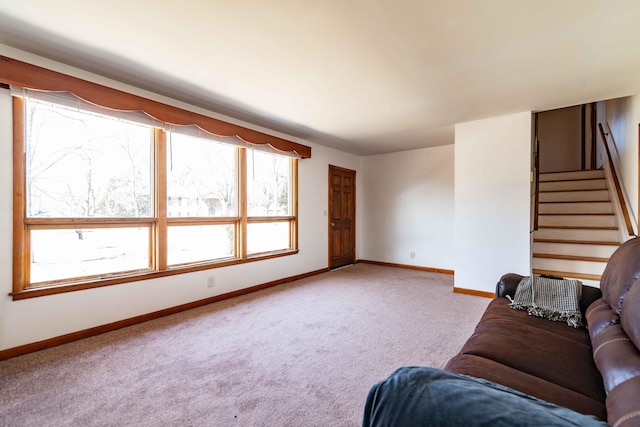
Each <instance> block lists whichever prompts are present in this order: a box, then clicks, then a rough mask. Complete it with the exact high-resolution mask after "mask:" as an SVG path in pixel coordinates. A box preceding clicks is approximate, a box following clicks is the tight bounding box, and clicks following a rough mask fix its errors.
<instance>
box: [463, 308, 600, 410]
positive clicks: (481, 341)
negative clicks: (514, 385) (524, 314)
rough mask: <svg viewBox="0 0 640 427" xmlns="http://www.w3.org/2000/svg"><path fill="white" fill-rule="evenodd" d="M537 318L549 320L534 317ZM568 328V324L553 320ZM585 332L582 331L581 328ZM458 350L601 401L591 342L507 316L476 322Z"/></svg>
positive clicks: (598, 374) (598, 378) (598, 377)
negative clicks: (473, 329)
mask: <svg viewBox="0 0 640 427" xmlns="http://www.w3.org/2000/svg"><path fill="white" fill-rule="evenodd" d="M538 320H539V321H541V322H550V321H548V320H545V319H538ZM557 324H558V325H560V326H562V327H564V328H569V326H567V325H564V324H561V323H557ZM585 334H586V332H585ZM461 353H462V354H473V355H476V356H480V357H484V358H486V359H491V360H494V361H496V362H498V363H501V364H503V365H506V366H509V367H511V368H514V369H517V370H519V371H522V372H525V373H528V374H530V375H533V376H536V377H538V378H541V379H543V380H546V381H549V382H551V383H554V384H558V385H560V386H562V387H564V388H567V389H570V390H574V391H576V392H579V393H582V394H585V395H587V396H590V397H592V398H594V399H596V400H600V401H604V391H603V386H602V379H601V376H600V373H599V372H598V369H597V368H596V366H595V365H594V363H593V358H592V350H591V346H589V345H587V344H580V343H578V342H576V341H574V340H571V339H567V338H565V337H563V336H560V335H558V334H555V333H553V332H549V331H546V330H542V329H540V328H536V327H533V326H531V325H527V324H524V323H521V324H517V325H516V326H515V327H514V323H513V322H512V321H511V320H510V319H505V320H502V319H493V320H491V321H490V322H480V323H479V324H478V327H477V328H476V332H475V333H474V334H473V335H472V336H471V337H470V338H469V339H468V340H467V342H466V343H465V344H464V346H463V347H462V350H461Z"/></svg>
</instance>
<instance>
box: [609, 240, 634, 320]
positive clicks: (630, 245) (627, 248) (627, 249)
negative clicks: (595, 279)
mask: <svg viewBox="0 0 640 427" xmlns="http://www.w3.org/2000/svg"><path fill="white" fill-rule="evenodd" d="M639 277H640V239H637V238H636V239H631V240H628V241H626V242H625V243H624V244H623V245H622V246H620V247H619V248H618V249H617V250H616V251H615V252H614V255H612V256H611V258H610V259H609V262H608V263H607V267H606V268H605V269H604V272H603V273H602V279H601V280H600V289H602V299H604V300H605V301H606V302H607V303H608V304H609V305H610V306H611V309H612V310H613V311H614V312H616V314H620V309H621V307H622V302H623V301H624V297H625V296H626V295H627V292H629V289H630V288H631V285H633V283H634V282H635V281H636V280H637V279H638V278H639Z"/></svg>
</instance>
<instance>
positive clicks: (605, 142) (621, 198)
mask: <svg viewBox="0 0 640 427" xmlns="http://www.w3.org/2000/svg"><path fill="white" fill-rule="evenodd" d="M598 128H599V129H600V136H601V137H602V145H604V151H605V153H606V154H607V163H608V164H609V169H611V176H612V177H613V184H614V186H615V187H616V193H617V196H618V200H619V201H620V208H621V210H622V216H623V217H624V222H625V225H626V226H627V232H628V233H629V236H635V233H634V232H633V225H632V224H631V216H630V215H629V211H628V209H627V203H626V201H625V199H624V193H623V192H622V186H621V185H620V179H619V178H618V173H617V171H616V167H615V165H614V163H613V157H612V156H611V148H610V147H609V142H608V140H607V134H606V133H605V131H604V128H603V127H602V123H598ZM609 131H611V130H610V129H609ZM609 135H611V132H609ZM611 137H612V138H613V135H611Z"/></svg>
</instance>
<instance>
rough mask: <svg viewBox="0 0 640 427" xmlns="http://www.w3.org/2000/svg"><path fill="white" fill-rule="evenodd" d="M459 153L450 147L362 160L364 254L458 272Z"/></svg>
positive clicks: (385, 260)
mask: <svg viewBox="0 0 640 427" xmlns="http://www.w3.org/2000/svg"><path fill="white" fill-rule="evenodd" d="M453 156H454V147H453V145H445V146H441V147H433V148H424V149H420V150H413V151H405V152H399V153H392V154H383V155H377V156H369V157H364V158H363V159H362V176H361V179H360V184H361V185H360V189H361V197H362V205H361V206H362V210H363V211H364V212H366V216H364V217H363V218H362V221H361V226H360V227H359V229H360V234H361V236H362V245H361V246H360V252H359V258H361V259H366V260H371V261H382V262H389V263H395V264H406V265H415V266H421V267H431V268H442V269H448V270H453V255H454V252H453V231H454V222H453V214H454V193H453V189H454V185H453V184H454V168H453V166H454V158H453ZM411 252H415V258H413V259H412V258H411V257H410V253H411Z"/></svg>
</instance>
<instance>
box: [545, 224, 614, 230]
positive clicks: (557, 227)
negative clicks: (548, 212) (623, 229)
mask: <svg viewBox="0 0 640 427" xmlns="http://www.w3.org/2000/svg"><path fill="white" fill-rule="evenodd" d="M538 228H551V229H555V230H617V229H618V227H605V226H602V227H601V226H576V225H539V226H538Z"/></svg>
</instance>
